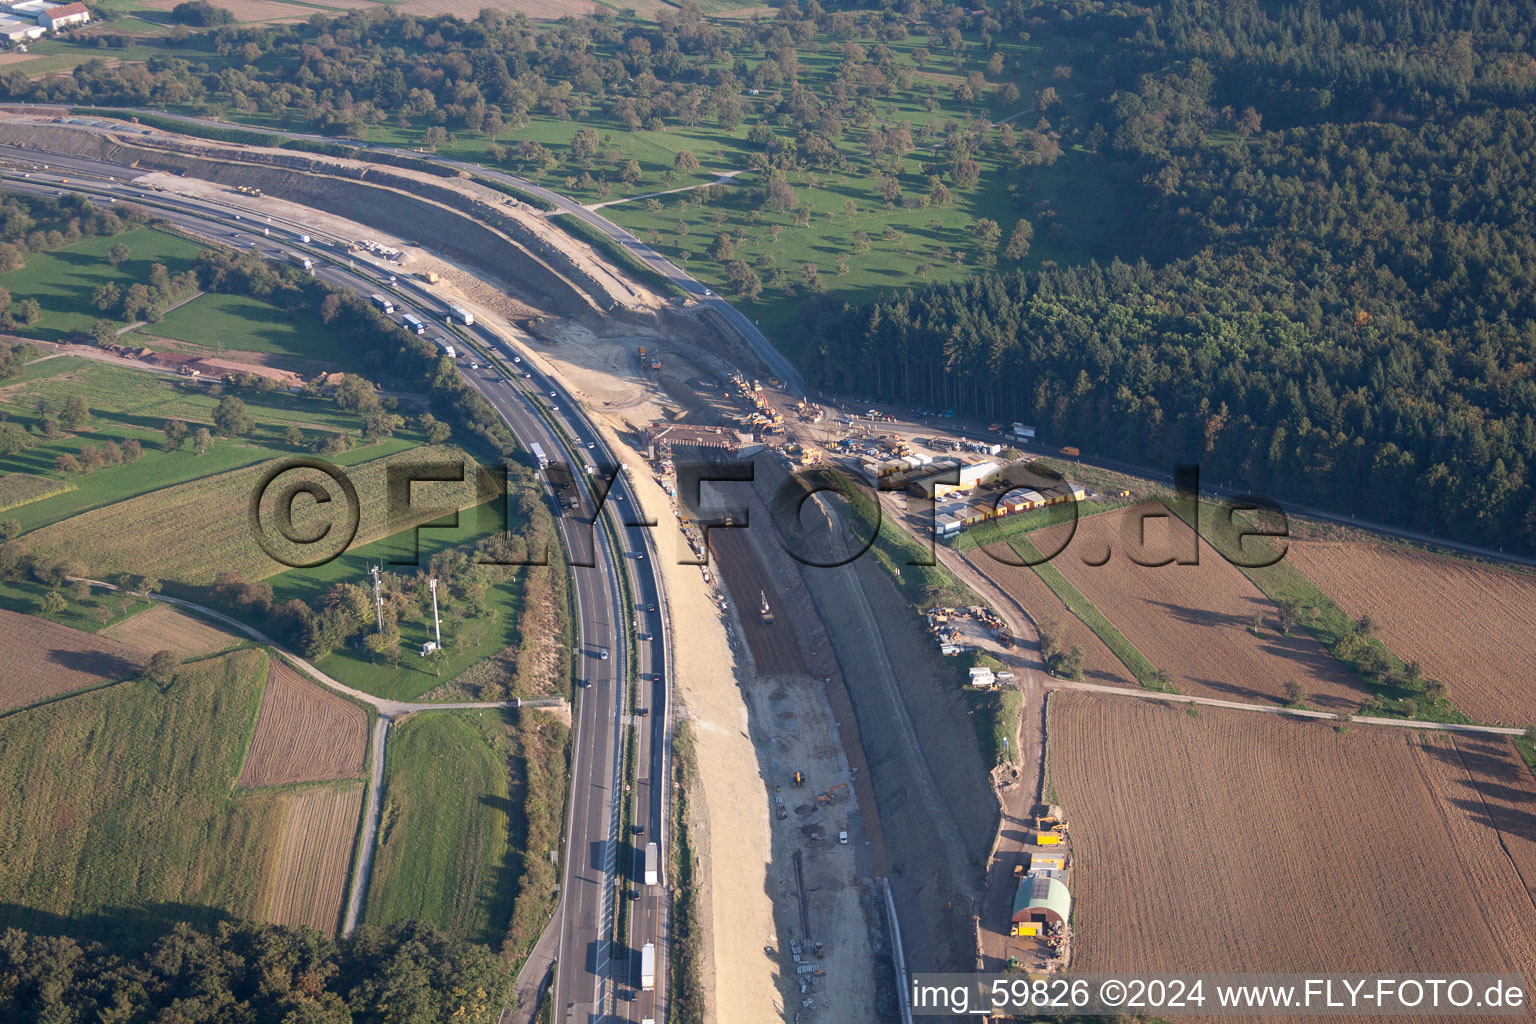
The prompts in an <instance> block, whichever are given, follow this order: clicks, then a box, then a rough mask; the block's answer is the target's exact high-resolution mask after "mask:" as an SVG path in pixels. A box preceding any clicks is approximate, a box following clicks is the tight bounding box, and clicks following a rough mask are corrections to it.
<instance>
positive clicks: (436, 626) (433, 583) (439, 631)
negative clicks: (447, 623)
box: [427, 576, 443, 650]
mask: <svg viewBox="0 0 1536 1024" xmlns="http://www.w3.org/2000/svg"><path fill="white" fill-rule="evenodd" d="M427 587H428V589H430V590H431V591H432V632H433V634H434V636H435V638H436V640H437V647H438V650H442V647H443V624H442V623H441V622H439V621H438V619H437V577H436V576H433V577H432V578H431V579H429V580H427Z"/></svg>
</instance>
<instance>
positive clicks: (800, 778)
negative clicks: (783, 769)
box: [795, 772, 805, 789]
mask: <svg viewBox="0 0 1536 1024" xmlns="http://www.w3.org/2000/svg"><path fill="white" fill-rule="evenodd" d="M804 785H805V773H804V772H795V788H796V789H800V788H801V787H803V786H804Z"/></svg>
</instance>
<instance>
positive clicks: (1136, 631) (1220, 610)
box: [1032, 506, 1371, 711]
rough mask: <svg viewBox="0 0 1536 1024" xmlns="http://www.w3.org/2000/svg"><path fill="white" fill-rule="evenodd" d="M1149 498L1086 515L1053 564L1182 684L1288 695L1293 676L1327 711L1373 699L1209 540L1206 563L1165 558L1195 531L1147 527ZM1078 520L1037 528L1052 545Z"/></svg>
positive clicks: (1171, 521)
mask: <svg viewBox="0 0 1536 1024" xmlns="http://www.w3.org/2000/svg"><path fill="white" fill-rule="evenodd" d="M1147 507H1148V506H1137V507H1136V508H1129V509H1121V510H1118V511H1114V512H1105V513H1103V514H1101V515H1096V516H1090V517H1088V518H1087V519H1084V520H1082V521H1081V522H1079V523H1078V524H1077V535H1076V536H1075V537H1073V538H1072V540H1071V543H1070V544H1069V545H1068V546H1067V547H1066V548H1065V549H1064V550H1062V552H1061V554H1060V555H1058V556H1057V557H1056V558H1055V559H1054V560H1053V563H1052V564H1053V565H1054V566H1055V567H1056V568H1057V569H1059V570H1060V571H1061V573H1062V575H1064V576H1066V578H1067V579H1068V580H1069V581H1070V582H1071V583H1072V585H1073V586H1075V587H1076V588H1077V589H1078V590H1079V591H1080V592H1081V593H1082V595H1083V596H1084V597H1086V598H1087V599H1088V600H1089V601H1091V602H1092V603H1093V604H1094V605H1095V606H1096V607H1097V608H1098V609H1099V611H1101V612H1103V613H1104V615H1105V616H1106V617H1107V618H1108V619H1109V620H1110V621H1111V622H1112V623H1114V624H1115V625H1116V626H1117V627H1118V628H1119V629H1120V632H1122V633H1124V634H1125V636H1126V639H1128V640H1130V642H1131V643H1132V645H1134V646H1135V647H1136V649H1137V650H1139V651H1141V653H1142V654H1144V655H1145V656H1146V657H1147V659H1148V660H1149V661H1151V662H1152V664H1153V665H1155V666H1156V667H1158V668H1160V669H1162V670H1163V671H1165V672H1167V673H1168V674H1169V677H1170V678H1171V680H1172V682H1173V685H1174V686H1175V687H1176V688H1177V689H1178V690H1179V692H1181V693H1191V694H1198V695H1200V696H1208V697H1222V698H1225V699H1228V700H1244V701H1252V702H1260V703H1273V704H1280V703H1284V702H1285V699H1286V698H1285V684H1286V683H1287V682H1288V681H1290V680H1295V681H1296V682H1297V683H1299V684H1300V685H1301V687H1302V689H1303V690H1304V691H1305V692H1306V694H1307V700H1308V701H1309V702H1310V703H1312V704H1314V705H1316V706H1317V707H1320V708H1323V709H1326V710H1350V711H1353V710H1356V709H1358V708H1359V706H1360V704H1361V702H1363V701H1365V700H1367V699H1369V698H1370V696H1371V694H1370V692H1369V691H1368V690H1367V689H1366V688H1365V686H1364V684H1362V683H1361V682H1360V681H1359V680H1358V679H1356V678H1355V677H1354V676H1353V675H1351V674H1350V673H1349V672H1348V670H1346V669H1345V668H1344V666H1342V665H1340V664H1339V663H1338V661H1336V660H1335V659H1334V658H1333V656H1332V655H1330V654H1329V653H1328V652H1327V651H1326V650H1324V649H1323V647H1322V645H1321V644H1319V643H1318V642H1317V641H1315V640H1313V639H1312V638H1311V637H1310V636H1303V635H1299V634H1298V635H1296V636H1290V637H1287V636H1283V635H1281V634H1280V633H1278V632H1277V630H1276V625H1277V621H1278V615H1279V612H1278V609H1276V608H1275V606H1274V603H1273V602H1271V601H1270V600H1269V598H1268V597H1266V596H1265V595H1264V593H1263V592H1262V591H1261V590H1259V588H1258V587H1256V586H1254V585H1253V583H1252V581H1250V580H1249V579H1248V578H1247V577H1246V576H1244V575H1243V574H1242V573H1241V572H1240V571H1239V570H1238V569H1237V567H1236V566H1234V565H1232V563H1230V562H1228V561H1227V560H1226V559H1224V558H1222V557H1221V555H1220V554H1219V553H1218V552H1217V551H1216V549H1215V548H1213V547H1211V545H1209V544H1207V543H1206V542H1205V541H1204V540H1203V539H1200V540H1198V553H1199V562H1198V564H1195V565H1180V564H1178V563H1177V562H1173V563H1172V564H1168V565H1161V566H1160V565H1158V564H1157V563H1159V562H1161V561H1163V560H1164V559H1168V558H1170V557H1174V556H1177V555H1179V554H1180V553H1181V552H1184V551H1191V552H1193V551H1194V550H1195V547H1194V543H1195V541H1196V537H1195V534H1194V531H1193V530H1191V529H1190V528H1189V526H1188V525H1187V524H1185V523H1184V522H1183V521H1182V520H1180V519H1178V518H1176V517H1174V516H1173V515H1171V514H1168V515H1163V516H1160V517H1156V518H1148V519H1146V520H1145V521H1144V526H1145V532H1144V536H1140V535H1139V534H1138V530H1137V524H1136V518H1137V514H1138V512H1139V511H1140V510H1142V509H1144V508H1147ZM1155 507H1156V508H1157V509H1159V510H1160V509H1161V506H1155ZM1069 529H1070V524H1062V525H1061V526H1053V527H1048V528H1047V529H1045V530H1041V531H1039V532H1038V533H1036V534H1034V535H1032V536H1033V537H1034V539H1035V544H1036V546H1037V547H1039V548H1040V550H1041V551H1042V553H1049V552H1050V551H1051V550H1054V549H1055V548H1057V547H1059V545H1060V542H1059V541H1058V540H1055V539H1054V538H1064V537H1066V536H1067V534H1068V531H1069ZM1133 556H1134V559H1136V560H1133ZM1106 559H1107V561H1106ZM1138 562H1139V564H1138ZM1255 615H1258V616H1260V617H1261V620H1262V622H1263V626H1262V628H1261V630H1260V633H1259V635H1255V634H1254V633H1253V632H1252V631H1251V629H1250V626H1251V624H1252V621H1253V617H1254V616H1255Z"/></svg>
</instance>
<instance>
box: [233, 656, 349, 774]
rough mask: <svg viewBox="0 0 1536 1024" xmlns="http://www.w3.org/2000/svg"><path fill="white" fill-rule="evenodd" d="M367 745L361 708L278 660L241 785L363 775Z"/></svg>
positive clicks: (274, 660)
mask: <svg viewBox="0 0 1536 1024" xmlns="http://www.w3.org/2000/svg"><path fill="white" fill-rule="evenodd" d="M367 744H368V716H367V715H366V714H364V712H363V709H362V708H360V707H358V706H357V705H356V704H353V703H351V702H350V701H348V700H347V699H346V698H344V697H342V696H340V695H339V694H335V693H332V692H330V691H329V690H327V689H325V688H324V687H322V686H320V685H319V684H317V683H312V682H310V681H309V680H308V679H306V678H305V677H304V676H302V675H300V674H299V673H298V671H296V670H295V669H294V668H293V667H291V666H290V665H288V664H287V663H286V662H284V661H283V660H281V659H280V658H274V659H273V660H272V668H271V670H270V671H269V672H268V674H267V688H266V692H265V693H264V694H263V695H262V698H261V715H260V717H259V718H258V719H257V721H256V735H255V736H253V737H252V738H251V748H250V750H249V751H248V752H247V753H246V756H245V767H244V768H242V769H241V771H240V785H242V786H247V787H252V788H255V787H259V786H280V785H284V784H286V783H291V782H324V781H328V780H330V779H347V778H352V777H354V776H357V775H360V774H362V771H363V757H364V755H365V753H366V751H367Z"/></svg>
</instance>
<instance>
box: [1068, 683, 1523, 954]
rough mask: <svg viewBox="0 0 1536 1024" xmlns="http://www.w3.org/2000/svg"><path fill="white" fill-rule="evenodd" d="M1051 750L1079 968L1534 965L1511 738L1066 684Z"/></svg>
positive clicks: (1518, 772) (1518, 776)
mask: <svg viewBox="0 0 1536 1024" xmlns="http://www.w3.org/2000/svg"><path fill="white" fill-rule="evenodd" d="M1050 761H1051V776H1052V781H1053V783H1054V786H1055V790H1056V793H1057V795H1058V797H1059V802H1060V803H1062V804H1063V805H1064V806H1065V807H1066V809H1067V812H1068V814H1069V816H1070V818H1071V820H1072V834H1073V840H1074V847H1075V852H1076V856H1077V861H1076V870H1075V873H1074V889H1075V892H1074V894H1073V895H1074V899H1075V902H1076V906H1075V907H1074V922H1075V926H1076V935H1077V940H1076V955H1075V957H1074V962H1073V967H1074V969H1075V970H1078V971H1085V972H1091V971H1116V972H1135V971H1168V972H1174V971H1191V972H1194V971H1330V972H1389V973H1390V972H1412V971H1416V970H1417V971H1425V970H1433V971H1442V972H1453V971H1467V972H1472V971H1504V970H1508V971H1519V972H1524V973H1525V974H1526V975H1527V976H1530V975H1531V974H1532V972H1533V969H1536V938H1533V936H1532V934H1531V929H1530V922H1531V920H1532V914H1533V912H1536V907H1533V902H1532V897H1533V888H1532V886H1533V884H1536V873H1533V872H1532V866H1533V860H1532V857H1533V854H1536V829H1533V826H1532V821H1533V818H1532V813H1533V811H1536V781H1533V779H1532V777H1531V773H1530V772H1529V771H1526V770H1525V768H1524V765H1523V764H1520V763H1519V762H1518V758H1517V755H1515V753H1514V751H1513V749H1512V748H1511V747H1510V745H1509V743H1508V742H1507V741H1502V740H1495V739H1487V738H1483V737H1473V738H1468V737H1455V738H1453V737H1451V736H1448V735H1445V734H1427V735H1426V734H1417V735H1415V734H1405V733H1403V732H1399V731H1397V730H1385V729H1371V728H1367V727H1353V728H1351V729H1350V730H1349V731H1348V732H1343V733H1341V732H1338V731H1336V730H1335V728H1334V727H1333V726H1331V725H1328V724H1323V723H1316V724H1313V723H1301V722H1296V721H1292V720H1287V719H1283V718H1279V717H1268V716H1264V717H1259V716H1251V715H1243V714H1241V713H1238V712H1221V711H1212V710H1204V711H1202V712H1201V713H1200V714H1199V715H1198V716H1197V717H1196V716H1191V715H1190V714H1188V713H1187V712H1186V710H1185V709H1183V708H1174V707H1167V706H1160V705H1157V704H1154V703H1151V702H1146V701H1132V700H1125V699H1121V698H1113V697H1101V696H1090V695H1087V694H1082V693H1061V694H1058V695H1057V696H1056V697H1055V698H1054V699H1053V702H1052V711H1051V719H1050ZM1322 767H1326V770H1320V768H1322ZM1490 807H1492V808H1494V809H1493V810H1491V811H1490V810H1489V808H1490ZM1522 873H1523V877H1522Z"/></svg>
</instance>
